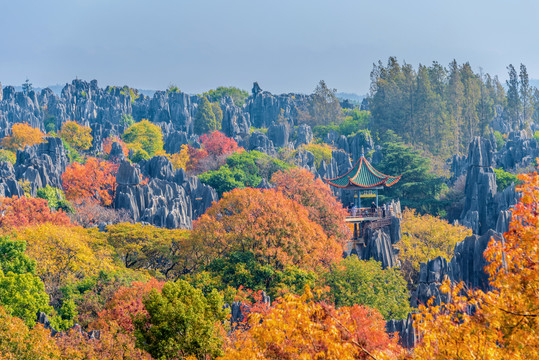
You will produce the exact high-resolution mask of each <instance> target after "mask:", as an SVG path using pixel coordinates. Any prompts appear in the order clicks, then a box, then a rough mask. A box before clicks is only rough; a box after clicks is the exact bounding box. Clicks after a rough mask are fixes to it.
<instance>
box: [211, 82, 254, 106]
mask: <svg viewBox="0 0 539 360" xmlns="http://www.w3.org/2000/svg"><path fill="white" fill-rule="evenodd" d="M203 95H204V96H206V97H207V98H208V100H209V101H211V102H216V103H219V102H220V101H221V99H223V98H224V97H226V96H228V97H230V98H232V100H233V101H234V105H236V106H239V107H242V106H243V104H245V100H246V99H247V98H248V97H249V93H248V92H247V91H245V90H242V89H238V88H237V87H233V86H228V87H225V86H219V87H218V88H217V89H213V90H210V91H208V92H207V93H204V94H203Z"/></svg>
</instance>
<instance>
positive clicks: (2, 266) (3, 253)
mask: <svg viewBox="0 0 539 360" xmlns="http://www.w3.org/2000/svg"><path fill="white" fill-rule="evenodd" d="M25 251H26V243H25V242H24V241H20V240H11V239H10V238H9V237H7V236H3V237H0V270H2V272H3V273H4V274H6V273H8V272H12V273H14V274H26V273H31V274H34V273H35V270H36V262H35V261H34V260H32V259H30V258H29V257H28V256H26V255H25V254H24V252H25Z"/></svg>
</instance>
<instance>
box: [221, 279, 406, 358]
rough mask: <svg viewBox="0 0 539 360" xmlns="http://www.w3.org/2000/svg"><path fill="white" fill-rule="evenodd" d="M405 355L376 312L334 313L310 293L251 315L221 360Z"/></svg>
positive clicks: (341, 310) (356, 309)
mask: <svg viewBox="0 0 539 360" xmlns="http://www.w3.org/2000/svg"><path fill="white" fill-rule="evenodd" d="M401 351H402V349H401V348H400V347H399V346H398V345H397V343H396V339H390V338H389V336H388V334H387V333H386V332H385V321H384V319H383V318H382V315H380V313H378V312H377V311H376V310H373V309H370V308H367V307H363V306H359V305H354V306H352V307H341V308H339V309H336V308H335V307H333V306H332V305H328V304H325V303H319V302H315V301H313V294H312V292H311V291H310V290H308V289H307V291H306V292H305V294H304V295H302V296H297V295H291V294H289V295H286V296H285V297H284V298H280V299H278V300H277V301H276V304H274V305H273V306H272V307H271V308H270V309H268V310H264V309H263V308H261V311H260V312H251V314H250V315H249V320H248V326H247V330H246V331H236V332H234V333H233V334H232V335H231V338H230V339H229V343H228V344H227V346H226V348H225V355H224V356H222V357H220V358H219V359H221V360H228V359H256V360H270V359H271V360H273V359H274V360H277V359H335V360H336V359H350V360H351V359H378V358H380V359H381V358H394V357H395V356H397V355H398V354H400V353H401Z"/></svg>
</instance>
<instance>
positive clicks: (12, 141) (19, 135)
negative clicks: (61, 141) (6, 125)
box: [2, 123, 45, 151]
mask: <svg viewBox="0 0 539 360" xmlns="http://www.w3.org/2000/svg"><path fill="white" fill-rule="evenodd" d="M44 136H45V134H43V133H42V132H41V130H39V129H35V128H33V127H31V126H30V125H28V124H26V123H17V124H13V126H12V127H11V136H7V137H5V138H4V139H3V140H2V147H3V148H4V149H6V150H10V151H17V150H19V149H24V147H25V146H26V145H28V146H32V145H35V144H40V143H42V142H43V141H44V140H43V137H44Z"/></svg>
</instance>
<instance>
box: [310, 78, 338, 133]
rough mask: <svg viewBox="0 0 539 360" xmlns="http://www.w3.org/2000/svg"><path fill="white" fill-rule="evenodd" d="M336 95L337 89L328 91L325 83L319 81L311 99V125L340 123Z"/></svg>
mask: <svg viewBox="0 0 539 360" xmlns="http://www.w3.org/2000/svg"><path fill="white" fill-rule="evenodd" d="M336 93H337V89H329V88H328V87H327V85H326V83H325V81H324V80H320V83H318V85H317V86H316V88H315V89H314V93H313V94H312V98H311V107H310V113H311V116H312V121H313V125H322V124H331V123H332V122H340V120H341V119H342V109H341V105H340V103H339V99H338V98H337V96H336V95H335V94H336Z"/></svg>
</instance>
